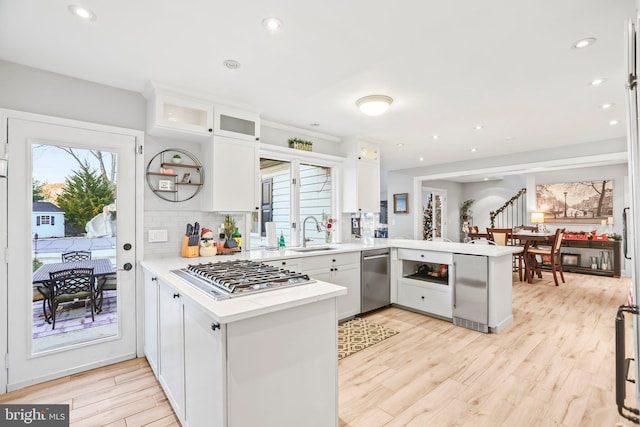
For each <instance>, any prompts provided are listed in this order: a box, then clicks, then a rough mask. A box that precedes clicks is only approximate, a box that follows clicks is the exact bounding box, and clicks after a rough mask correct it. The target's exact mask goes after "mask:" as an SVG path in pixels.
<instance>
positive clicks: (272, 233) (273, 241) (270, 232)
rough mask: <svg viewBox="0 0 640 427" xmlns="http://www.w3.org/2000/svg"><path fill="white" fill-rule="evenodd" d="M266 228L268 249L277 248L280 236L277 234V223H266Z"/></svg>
mask: <svg viewBox="0 0 640 427" xmlns="http://www.w3.org/2000/svg"><path fill="white" fill-rule="evenodd" d="M265 228H266V230H267V248H277V247H278V235H277V234H276V223H275V222H267V223H265Z"/></svg>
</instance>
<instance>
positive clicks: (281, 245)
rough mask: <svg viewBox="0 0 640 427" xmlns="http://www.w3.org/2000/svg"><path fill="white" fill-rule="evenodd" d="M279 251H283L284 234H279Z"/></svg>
mask: <svg viewBox="0 0 640 427" xmlns="http://www.w3.org/2000/svg"><path fill="white" fill-rule="evenodd" d="M278 247H279V248H280V249H284V232H282V231H281V232H280V242H279V243H278Z"/></svg>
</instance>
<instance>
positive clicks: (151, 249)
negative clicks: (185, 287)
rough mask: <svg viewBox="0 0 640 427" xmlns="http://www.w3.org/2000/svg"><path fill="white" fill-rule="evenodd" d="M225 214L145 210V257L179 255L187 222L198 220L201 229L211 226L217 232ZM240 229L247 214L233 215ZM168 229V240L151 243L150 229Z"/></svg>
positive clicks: (242, 227)
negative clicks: (149, 237) (149, 240)
mask: <svg viewBox="0 0 640 427" xmlns="http://www.w3.org/2000/svg"><path fill="white" fill-rule="evenodd" d="M224 217H225V215H224V214H220V213H214V212H202V211H183V210H178V211H145V213H144V234H145V244H144V256H145V258H162V257H168V256H179V255H180V248H181V245H182V237H183V236H184V235H185V232H186V228H187V223H190V224H193V223H194V222H196V221H197V222H198V223H199V224H200V229H202V228H203V227H205V228H210V229H212V230H213V231H214V233H217V231H218V227H219V226H220V224H222V223H223V222H224ZM232 217H233V218H234V219H235V221H236V225H237V226H238V228H239V229H241V230H243V229H244V221H245V215H242V214H240V215H235V214H234V215H232ZM155 229H166V230H167V238H168V240H167V241H166V242H155V243H149V242H148V241H147V240H148V239H146V236H148V233H149V230H155Z"/></svg>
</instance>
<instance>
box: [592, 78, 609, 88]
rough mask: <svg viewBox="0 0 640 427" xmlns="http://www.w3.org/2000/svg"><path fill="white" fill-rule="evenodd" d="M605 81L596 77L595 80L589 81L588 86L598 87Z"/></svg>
mask: <svg viewBox="0 0 640 427" xmlns="http://www.w3.org/2000/svg"><path fill="white" fill-rule="evenodd" d="M606 81H607V79H605V78H603V77H598V78H597V79H593V80H591V83H589V84H590V85H591V86H600V85H601V84H603V83H604V82H606Z"/></svg>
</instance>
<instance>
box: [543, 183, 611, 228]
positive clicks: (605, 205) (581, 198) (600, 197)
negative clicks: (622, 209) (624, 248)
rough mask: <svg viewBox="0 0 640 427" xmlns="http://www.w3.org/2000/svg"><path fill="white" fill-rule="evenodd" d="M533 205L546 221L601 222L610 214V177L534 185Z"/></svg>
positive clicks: (567, 222) (571, 222)
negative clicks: (534, 201)
mask: <svg viewBox="0 0 640 427" xmlns="http://www.w3.org/2000/svg"><path fill="white" fill-rule="evenodd" d="M536 206H537V209H536V210H537V212H542V213H544V222H545V223H547V224H549V223H565V224H601V222H602V221H603V220H607V219H608V218H609V217H612V216H613V181H612V180H601V181H579V182H563V183H558V184H540V185H536Z"/></svg>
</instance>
